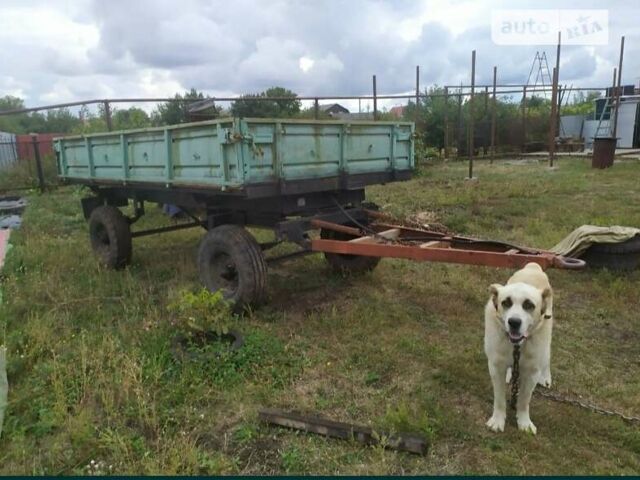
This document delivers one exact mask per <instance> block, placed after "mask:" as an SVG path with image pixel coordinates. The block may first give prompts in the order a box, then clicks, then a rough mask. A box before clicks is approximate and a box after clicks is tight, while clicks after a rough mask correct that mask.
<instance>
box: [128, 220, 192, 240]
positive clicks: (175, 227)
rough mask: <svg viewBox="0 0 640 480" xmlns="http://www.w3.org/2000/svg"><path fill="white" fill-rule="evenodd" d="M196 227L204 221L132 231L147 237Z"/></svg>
mask: <svg viewBox="0 0 640 480" xmlns="http://www.w3.org/2000/svg"><path fill="white" fill-rule="evenodd" d="M194 227H202V222H191V223H179V224H178V225H169V226H166V227H158V228H150V229H148V230H138V231H137V232H131V236H132V237H146V236H147V235H155V234H158V233H166V232H173V231H175V230H185V229H187V228H194Z"/></svg>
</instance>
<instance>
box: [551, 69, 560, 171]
mask: <svg viewBox="0 0 640 480" xmlns="http://www.w3.org/2000/svg"><path fill="white" fill-rule="evenodd" d="M551 81H552V82H553V87H554V88H553V90H552V92H551V117H550V118H549V167H553V157H554V155H555V151H556V125H555V123H556V122H555V120H556V102H557V95H558V93H557V90H556V86H557V83H558V71H557V70H556V67H553V77H552V78H551Z"/></svg>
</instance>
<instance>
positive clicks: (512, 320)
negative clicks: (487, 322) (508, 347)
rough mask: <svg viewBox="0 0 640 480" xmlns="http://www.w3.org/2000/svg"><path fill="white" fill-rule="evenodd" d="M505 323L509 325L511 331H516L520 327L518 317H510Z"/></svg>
mask: <svg viewBox="0 0 640 480" xmlns="http://www.w3.org/2000/svg"><path fill="white" fill-rule="evenodd" d="M507 323H508V324H509V327H510V328H511V330H518V329H519V328H520V325H522V320H521V319H519V318H518V317H511V318H510V319H509V320H507Z"/></svg>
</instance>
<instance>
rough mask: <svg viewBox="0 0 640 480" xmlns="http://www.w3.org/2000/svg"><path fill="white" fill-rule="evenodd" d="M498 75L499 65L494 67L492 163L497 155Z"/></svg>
mask: <svg viewBox="0 0 640 480" xmlns="http://www.w3.org/2000/svg"><path fill="white" fill-rule="evenodd" d="M497 77H498V67H497V66H494V67H493V95H492V97H493V98H492V99H491V160H490V163H493V159H494V157H495V155H496V108H497V105H496V79H497Z"/></svg>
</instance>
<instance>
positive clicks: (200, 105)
mask: <svg viewBox="0 0 640 480" xmlns="http://www.w3.org/2000/svg"><path fill="white" fill-rule="evenodd" d="M215 106H216V102H215V100H214V99H213V98H205V99H204V100H200V101H199V102H192V103H190V104H189V106H188V107H187V111H188V112H189V113H197V112H202V111H203V110H208V109H210V108H211V107H215Z"/></svg>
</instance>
